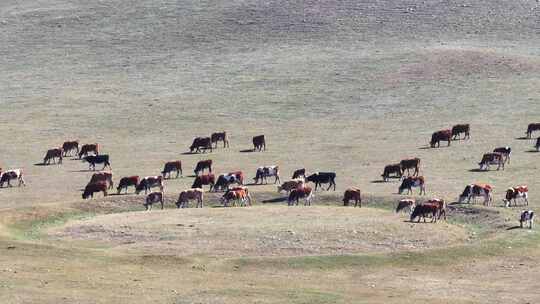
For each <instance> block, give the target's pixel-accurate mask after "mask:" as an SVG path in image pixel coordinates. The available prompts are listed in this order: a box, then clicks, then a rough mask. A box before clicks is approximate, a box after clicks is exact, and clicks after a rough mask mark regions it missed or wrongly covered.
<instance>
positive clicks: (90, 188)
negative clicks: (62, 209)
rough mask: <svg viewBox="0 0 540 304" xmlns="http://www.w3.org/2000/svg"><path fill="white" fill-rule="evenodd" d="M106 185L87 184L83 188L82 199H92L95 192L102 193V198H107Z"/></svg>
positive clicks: (104, 183)
mask: <svg viewBox="0 0 540 304" xmlns="http://www.w3.org/2000/svg"><path fill="white" fill-rule="evenodd" d="M107 188H108V186H107V183H106V182H97V183H93V184H88V185H86V187H85V188H84V191H83V194H82V198H83V199H87V198H89V197H91V198H94V193H95V192H103V196H107Z"/></svg>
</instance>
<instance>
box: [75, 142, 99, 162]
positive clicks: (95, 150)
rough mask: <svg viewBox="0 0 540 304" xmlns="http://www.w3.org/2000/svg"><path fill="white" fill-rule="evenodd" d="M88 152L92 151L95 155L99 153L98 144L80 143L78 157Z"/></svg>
mask: <svg viewBox="0 0 540 304" xmlns="http://www.w3.org/2000/svg"><path fill="white" fill-rule="evenodd" d="M90 152H93V153H94V154H95V155H99V145H98V144H85V145H82V147H81V151H80V152H79V159H81V158H82V157H83V155H84V156H87V155H88V154H89V153H90Z"/></svg>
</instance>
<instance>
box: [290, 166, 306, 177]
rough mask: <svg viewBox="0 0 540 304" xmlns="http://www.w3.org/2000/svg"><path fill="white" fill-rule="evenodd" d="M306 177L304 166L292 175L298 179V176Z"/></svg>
mask: <svg viewBox="0 0 540 304" xmlns="http://www.w3.org/2000/svg"><path fill="white" fill-rule="evenodd" d="M300 177H302V178H304V179H305V178H306V168H302V169H298V170H295V171H294V173H293V175H292V179H296V178H300Z"/></svg>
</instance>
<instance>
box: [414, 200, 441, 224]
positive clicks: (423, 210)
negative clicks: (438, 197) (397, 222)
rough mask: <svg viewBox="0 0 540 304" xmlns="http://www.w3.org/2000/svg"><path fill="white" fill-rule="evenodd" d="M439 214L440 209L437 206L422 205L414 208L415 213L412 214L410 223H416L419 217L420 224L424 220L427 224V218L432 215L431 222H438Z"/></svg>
mask: <svg viewBox="0 0 540 304" xmlns="http://www.w3.org/2000/svg"><path fill="white" fill-rule="evenodd" d="M438 214H439V207H438V205H435V204H421V205H417V206H416V207H414V210H413V212H412V213H411V218H410V221H411V222H412V221H414V219H415V218H416V217H418V223H420V220H421V219H422V218H423V219H424V223H425V222H426V217H428V216H429V215H431V222H432V223H433V222H437V217H438Z"/></svg>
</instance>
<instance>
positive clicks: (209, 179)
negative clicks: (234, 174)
mask: <svg viewBox="0 0 540 304" xmlns="http://www.w3.org/2000/svg"><path fill="white" fill-rule="evenodd" d="M215 183H216V176H215V175H214V174H213V173H210V174H202V175H199V176H197V177H195V181H193V185H192V186H191V188H202V186H203V185H210V191H212V188H214V185H215Z"/></svg>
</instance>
